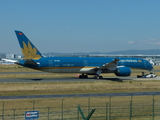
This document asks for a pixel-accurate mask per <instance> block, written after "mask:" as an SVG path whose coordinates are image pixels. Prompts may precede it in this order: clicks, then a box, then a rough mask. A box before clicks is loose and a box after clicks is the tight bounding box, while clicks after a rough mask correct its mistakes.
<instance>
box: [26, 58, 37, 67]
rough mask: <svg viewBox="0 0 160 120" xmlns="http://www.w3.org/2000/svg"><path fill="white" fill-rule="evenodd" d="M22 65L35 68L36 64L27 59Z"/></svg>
mask: <svg viewBox="0 0 160 120" xmlns="http://www.w3.org/2000/svg"><path fill="white" fill-rule="evenodd" d="M24 65H31V66H37V63H36V62H34V61H33V60H31V59H27V60H26V61H25V62H24Z"/></svg>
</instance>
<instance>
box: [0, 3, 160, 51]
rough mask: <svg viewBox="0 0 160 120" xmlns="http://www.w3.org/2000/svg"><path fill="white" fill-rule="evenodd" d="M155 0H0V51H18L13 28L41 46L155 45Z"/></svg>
mask: <svg viewBox="0 0 160 120" xmlns="http://www.w3.org/2000/svg"><path fill="white" fill-rule="evenodd" d="M159 6H160V1H159V0H25V1H24V0H1V1H0V16H1V17H0V53H21V51H20V47H19V44H18V41H17V38H16V36H15V33H14V30H20V31H22V32H24V33H25V35H26V36H27V37H28V38H29V39H30V40H31V41H32V43H33V44H34V45H35V46H36V47H37V48H38V49H39V51H41V52H42V53H46V52H59V53H70V52H87V53H88V52H104V53H105V52H111V51H120V50H131V49H138V50H146V49H160V7H159Z"/></svg>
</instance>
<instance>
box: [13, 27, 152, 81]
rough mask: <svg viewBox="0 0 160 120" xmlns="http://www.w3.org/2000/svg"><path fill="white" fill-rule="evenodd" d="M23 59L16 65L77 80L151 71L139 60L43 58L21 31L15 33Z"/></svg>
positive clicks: (145, 63)
mask: <svg viewBox="0 0 160 120" xmlns="http://www.w3.org/2000/svg"><path fill="white" fill-rule="evenodd" d="M15 33H16V36H17V38H18V41H19V44H20V47H21V50H22V53H23V56H24V59H23V60H20V61H19V62H15V63H16V64H18V65H21V66H24V67H28V68H32V69H36V70H41V71H45V72H51V73H52V72H53V73H80V74H81V75H80V76H79V78H88V75H94V78H96V79H99V78H103V77H102V76H101V75H100V74H101V73H115V74H116V75H117V76H130V75H131V73H132V71H135V70H138V71H141V72H145V71H151V70H152V69H153V66H152V65H151V64H150V63H149V62H148V61H147V60H144V59H140V58H105V57H44V56H42V54H41V53H40V52H39V50H38V49H37V48H36V47H35V46H34V45H33V44H32V43H31V41H30V40H29V39H28V38H27V37H26V36H25V34H24V33H23V32H21V31H17V30H16V31H15Z"/></svg>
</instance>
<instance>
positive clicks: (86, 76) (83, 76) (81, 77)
mask: <svg viewBox="0 0 160 120" xmlns="http://www.w3.org/2000/svg"><path fill="white" fill-rule="evenodd" d="M79 78H80V79H83V78H88V75H85V74H82V75H80V76H79Z"/></svg>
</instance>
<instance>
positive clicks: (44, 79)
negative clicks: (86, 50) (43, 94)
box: [0, 76, 160, 83]
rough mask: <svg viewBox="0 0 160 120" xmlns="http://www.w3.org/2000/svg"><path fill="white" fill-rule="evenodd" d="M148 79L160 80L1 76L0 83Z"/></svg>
mask: <svg viewBox="0 0 160 120" xmlns="http://www.w3.org/2000/svg"><path fill="white" fill-rule="evenodd" d="M147 80H160V77H159V76H158V77H156V78H136V77H107V78H103V79H98V80H97V79H93V78H88V79H79V78H78V77H72V78H0V83H36V82H44V83H45V82H94V81H117V82H123V81H147Z"/></svg>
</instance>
